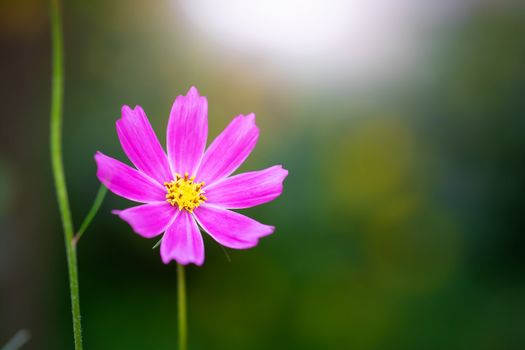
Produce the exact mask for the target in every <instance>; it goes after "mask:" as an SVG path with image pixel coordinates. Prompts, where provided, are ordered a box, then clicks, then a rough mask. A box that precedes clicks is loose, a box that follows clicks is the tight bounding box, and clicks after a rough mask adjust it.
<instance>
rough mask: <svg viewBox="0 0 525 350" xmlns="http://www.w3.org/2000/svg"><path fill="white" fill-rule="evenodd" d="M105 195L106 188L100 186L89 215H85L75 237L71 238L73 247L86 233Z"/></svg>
mask: <svg viewBox="0 0 525 350" xmlns="http://www.w3.org/2000/svg"><path fill="white" fill-rule="evenodd" d="M106 193H108V188H107V187H106V186H104V185H100V188H99V189H98V192H97V196H96V197H95V201H94V202H93V206H92V207H91V209H90V210H89V213H88V214H87V215H86V218H85V219H84V221H82V225H80V228H79V229H78V231H77V234H76V235H75V237H73V244H74V245H77V243H78V240H79V239H80V238H81V237H82V235H83V234H84V232H86V230H87V228H88V226H89V224H91V221H93V218H95V215H97V212H98V210H99V209H100V206H101V205H102V202H104V197H106Z"/></svg>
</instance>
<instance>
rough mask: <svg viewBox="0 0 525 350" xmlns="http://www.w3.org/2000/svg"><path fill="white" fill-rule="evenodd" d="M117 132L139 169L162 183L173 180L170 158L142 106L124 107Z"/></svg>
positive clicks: (123, 146)
mask: <svg viewBox="0 0 525 350" xmlns="http://www.w3.org/2000/svg"><path fill="white" fill-rule="evenodd" d="M117 134H118V137H119V139H120V144H121V145H122V149H123V150H124V152H125V153H126V155H127V156H128V158H129V159H130V160H131V161H132V162H133V164H135V166H136V167H137V169H139V170H140V171H142V172H144V173H145V174H147V175H149V176H150V177H152V178H154V179H156V180H157V181H158V182H160V183H161V184H162V183H164V181H169V180H171V178H172V177H171V172H170V168H169V164H168V158H167V157H166V154H165V153H164V150H163V149H162V146H161V145H160V143H159V140H158V139H157V136H156V135H155V132H154V131H153V129H152V127H151V124H150V123H149V120H148V117H147V116H146V113H144V111H143V110H142V108H141V107H140V106H137V107H135V109H131V108H129V107H128V106H123V107H122V118H121V119H119V120H117Z"/></svg>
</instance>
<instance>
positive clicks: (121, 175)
mask: <svg viewBox="0 0 525 350" xmlns="http://www.w3.org/2000/svg"><path fill="white" fill-rule="evenodd" d="M95 161H96V162H97V167H98V168H97V177H98V179H99V180H100V182H102V183H103V184H104V185H106V187H107V188H108V189H109V190H110V191H111V192H113V193H115V194H118V195H119V196H121V197H124V198H127V199H129V200H132V201H136V202H142V203H147V202H162V201H164V200H165V199H166V190H165V189H164V188H163V187H162V185H160V184H159V183H158V182H157V181H155V180H154V179H152V178H150V177H149V176H147V175H145V174H143V173H141V172H140V171H137V170H135V169H133V168H131V167H129V166H127V165H126V164H124V163H122V162H120V161H118V160H116V159H113V158H111V157H108V156H106V155H104V154H102V153H101V152H97V153H96V154H95Z"/></svg>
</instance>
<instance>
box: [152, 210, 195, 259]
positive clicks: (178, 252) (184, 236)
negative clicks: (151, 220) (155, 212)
mask: <svg viewBox="0 0 525 350" xmlns="http://www.w3.org/2000/svg"><path fill="white" fill-rule="evenodd" d="M160 256H161V257H162V261H163V262H164V263H165V264H167V263H169V262H170V260H175V261H176V262H177V263H179V264H182V265H187V264H190V263H193V264H195V265H199V266H200V265H202V264H203V263H204V243H203V241H202V235H201V233H200V231H199V227H198V226H197V224H196V223H195V220H194V219H193V217H192V216H191V214H190V213H189V212H187V211H186V210H183V211H180V212H179V214H178V215H177V217H176V218H175V220H174V221H173V223H172V224H171V225H170V226H169V227H168V230H167V231H166V233H165V234H164V237H162V243H161V246H160Z"/></svg>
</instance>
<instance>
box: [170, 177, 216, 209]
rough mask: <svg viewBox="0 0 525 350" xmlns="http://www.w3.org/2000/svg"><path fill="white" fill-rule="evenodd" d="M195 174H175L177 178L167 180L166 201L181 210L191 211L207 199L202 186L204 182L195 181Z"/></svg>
mask: <svg viewBox="0 0 525 350" xmlns="http://www.w3.org/2000/svg"><path fill="white" fill-rule="evenodd" d="M194 180H195V176H192V177H189V175H188V173H185V174H184V176H181V175H179V174H175V180H172V181H170V182H165V183H164V186H166V190H167V191H168V193H166V201H167V202H168V203H169V204H171V205H172V206H174V207H175V206H176V207H178V208H179V210H182V209H186V210H187V211H189V212H190V213H192V212H193V209H195V208H197V207H198V206H199V205H201V203H203V202H204V201H206V199H207V198H206V197H205V196H204V191H203V190H202V187H203V186H204V182H194Z"/></svg>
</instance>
